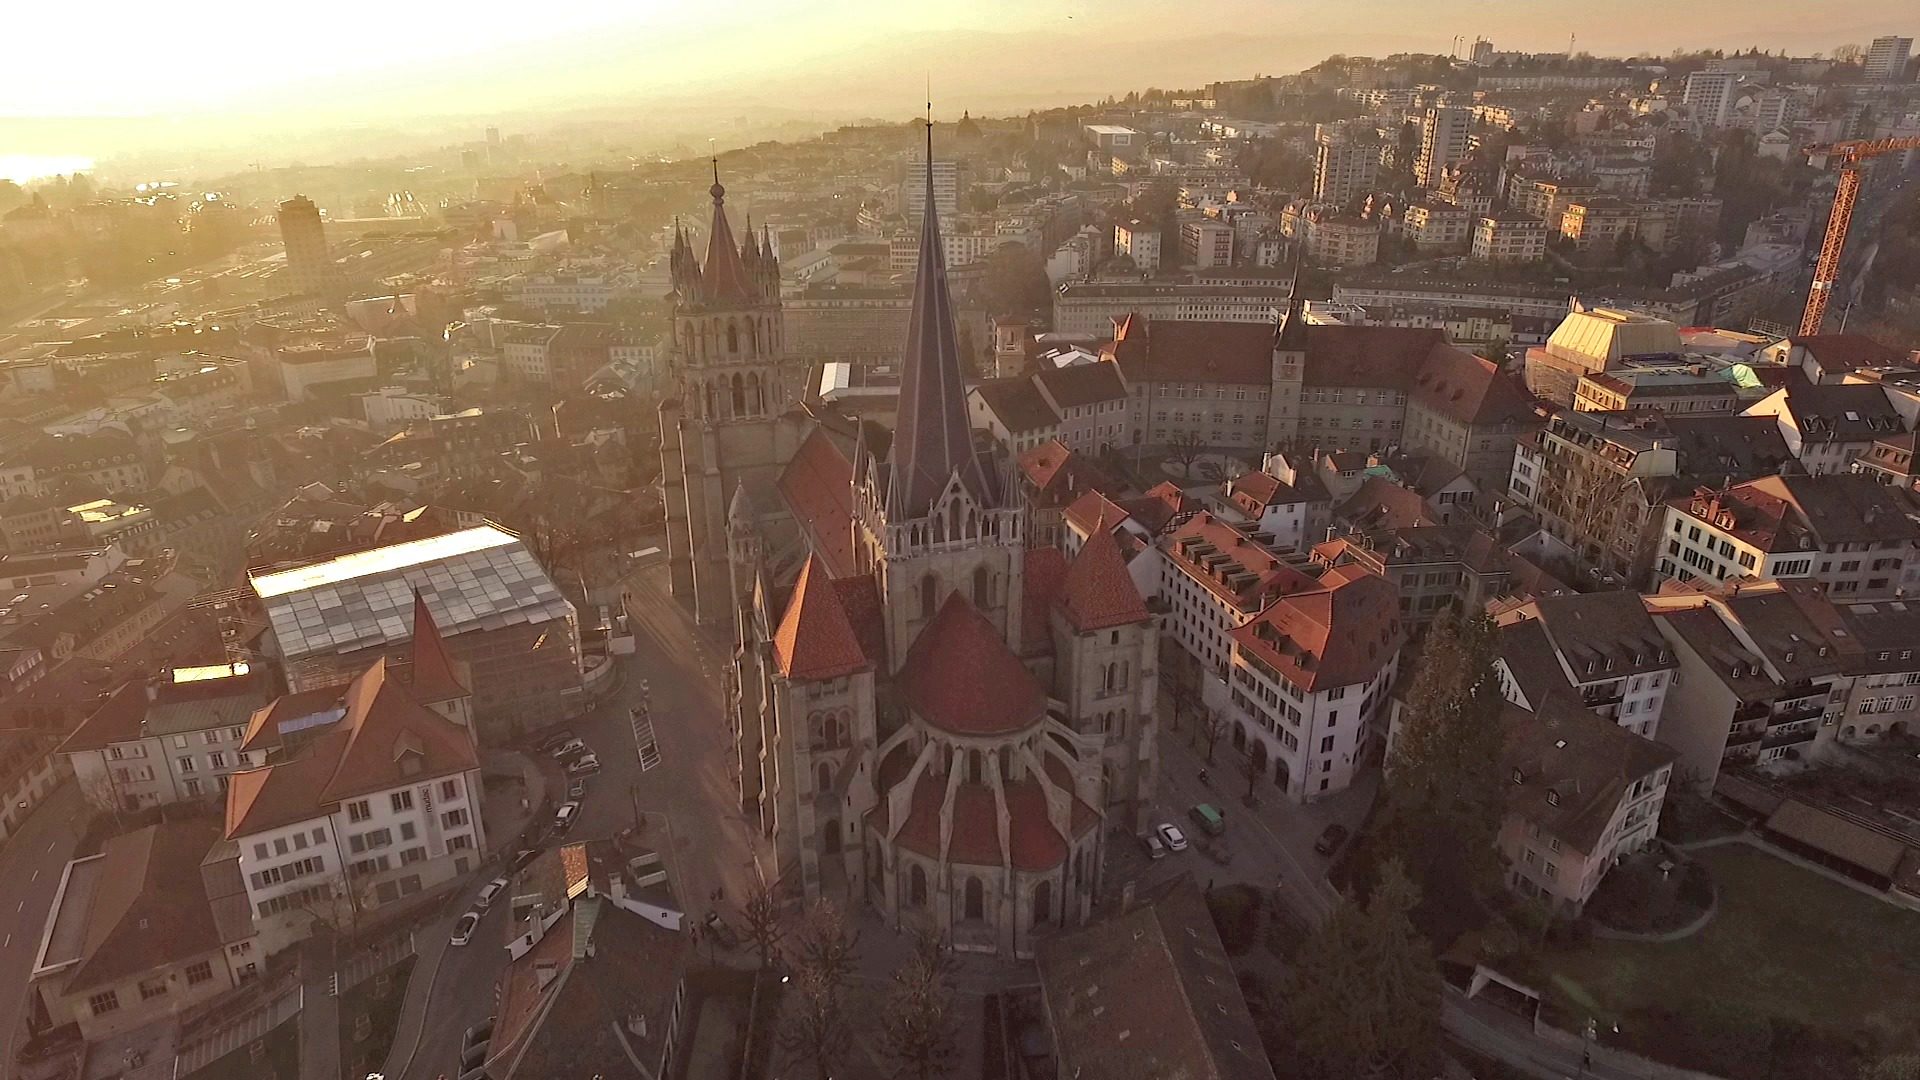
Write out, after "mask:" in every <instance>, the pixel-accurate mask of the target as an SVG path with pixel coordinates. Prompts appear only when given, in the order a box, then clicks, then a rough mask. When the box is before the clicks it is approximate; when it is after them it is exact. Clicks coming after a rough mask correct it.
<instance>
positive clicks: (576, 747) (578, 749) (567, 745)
mask: <svg viewBox="0 0 1920 1080" xmlns="http://www.w3.org/2000/svg"><path fill="white" fill-rule="evenodd" d="M591 752H592V751H590V750H588V749H587V744H586V743H583V742H581V741H580V740H579V739H568V740H567V741H566V742H563V743H561V744H560V745H559V746H556V747H554V748H553V749H551V750H548V751H547V753H549V754H552V755H553V756H554V757H555V758H559V759H561V760H565V759H567V758H570V757H573V756H574V755H576V754H587V753H591Z"/></svg>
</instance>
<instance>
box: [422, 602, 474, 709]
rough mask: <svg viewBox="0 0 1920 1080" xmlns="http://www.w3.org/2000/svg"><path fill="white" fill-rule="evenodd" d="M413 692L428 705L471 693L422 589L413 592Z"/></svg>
mask: <svg viewBox="0 0 1920 1080" xmlns="http://www.w3.org/2000/svg"><path fill="white" fill-rule="evenodd" d="M411 689H412V690H413V696H414V698H415V700H417V701H419V702H420V703H422V704H425V705H431V704H434V703H436V702H441V701H447V700H450V699H452V698H463V697H466V696H467V694H468V693H469V691H468V689H467V687H466V684H465V683H463V682H461V681H460V674H459V669H458V667H457V665H456V663H455V661H454V659H453V654H451V653H449V652H448V651H447V640H446V638H443V637H441V636H440V626H439V624H438V623H436V622H434V621H433V613H432V612H431V611H428V610H427V598H426V597H425V596H424V595H422V594H421V593H420V591H419V590H418V589H416V590H414V593H413V685H412V687H411Z"/></svg>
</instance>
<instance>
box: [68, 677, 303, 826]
mask: <svg viewBox="0 0 1920 1080" xmlns="http://www.w3.org/2000/svg"><path fill="white" fill-rule="evenodd" d="M274 697H275V693H274V689H273V683H272V680H271V678H270V677H269V675H268V673H267V672H266V671H265V670H264V669H262V670H253V669H251V668H250V667H249V665H248V664H246V663H245V662H236V663H231V664H221V665H217V666H209V667H180V668H173V669H171V670H169V671H166V672H163V673H162V674H160V675H157V676H154V677H153V678H150V679H145V680H136V681H134V682H130V683H128V684H126V685H125V686H122V687H121V688H120V689H118V690H116V691H114V693H113V695H112V696H111V697H109V698H107V700H106V701H104V702H102V703H101V705H100V707H99V708H97V709H95V710H94V711H93V713H92V714H91V715H89V716H88V717H87V718H86V719H85V720H84V721H82V722H81V724H80V726H79V727H78V728H76V729H74V732H73V734H72V735H69V736H68V737H67V740H66V742H64V743H62V744H61V745H60V749H59V753H62V754H65V755H66V757H67V760H68V762H69V763H70V764H71V765H72V768H73V775H74V779H75V780H76V781H78V783H79V785H80V792H81V794H82V795H84V796H85V797H86V798H87V800H88V801H89V802H91V803H93V804H94V805H95V806H97V807H100V808H102V809H116V810H125V811H129V812H132V811H139V810H144V809H146V808H148V807H151V806H160V805H164V804H169V803H177V802H187V801H193V800H213V799H225V798H226V793H227V787H228V784H229V782H230V780H231V778H232V776H233V774H234V773H236V772H240V771H242V770H245V769H249V768H252V767H254V766H256V765H259V764H261V763H262V762H263V761H264V760H265V755H264V754H248V753H246V752H245V751H243V750H242V749H241V746H242V744H243V743H245V741H246V735H247V725H248V723H249V722H250V721H251V719H252V717H253V714H254V713H255V712H256V711H258V710H259V709H261V708H263V707H265V706H266V705H267V704H268V703H270V702H271V701H272V700H273V699H274Z"/></svg>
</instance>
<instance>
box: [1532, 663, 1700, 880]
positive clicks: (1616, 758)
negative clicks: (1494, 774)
mask: <svg viewBox="0 0 1920 1080" xmlns="http://www.w3.org/2000/svg"><path fill="white" fill-rule="evenodd" d="M1501 724H1502V725H1503V726H1504V727H1505V729H1506V736H1507V737H1506V745H1505V748H1504V750H1503V751H1502V754H1501V765H1502V767H1503V772H1505V773H1507V774H1508V775H1509V776H1511V774H1513V773H1514V772H1515V771H1517V772H1518V773H1519V775H1520V781H1519V782H1518V783H1512V782H1511V781H1509V783H1510V787H1509V788H1508V791H1507V810H1508V812H1509V813H1513V814H1518V815H1519V816H1520V817H1522V818H1524V819H1525V820H1527V821H1528V822H1531V823H1533V824H1536V825H1538V826H1540V828H1541V829H1542V830H1544V831H1545V832H1546V833H1547V834H1548V835H1550V836H1555V837H1558V838H1559V839H1561V840H1562V841H1564V842H1566V843H1568V844H1571V845H1573V847H1574V848H1575V849H1576V850H1578V851H1580V852H1581V853H1583V854H1592V853H1593V851H1594V849H1595V848H1596V847H1598V846H1599V844H1600V840H1601V837H1602V836H1604V835H1605V833H1606V831H1607V826H1608V825H1609V824H1611V823H1612V821H1613V815H1614V812H1615V811H1616V810H1618V809H1619V807H1620V799H1621V796H1623V795H1625V794H1626V792H1627V789H1628V788H1630V787H1632V786H1633V785H1634V784H1635V783H1637V782H1639V781H1640V780H1641V779H1642V778H1644V777H1646V776H1650V775H1652V774H1653V773H1656V772H1658V771H1659V770H1660V769H1662V768H1664V767H1666V766H1668V765H1671V764H1672V763H1673V762H1674V761H1675V759H1676V758H1678V756H1679V755H1678V754H1677V753H1675V752H1674V751H1673V750H1672V749H1670V748H1668V747H1666V746H1663V745H1661V744H1660V743H1657V742H1654V741H1652V740H1651V739H1647V738H1644V737H1642V736H1640V735H1636V734H1634V733H1633V732H1631V731H1628V730H1627V729H1626V728H1624V727H1621V726H1620V725H1619V724H1616V723H1614V722H1613V721H1611V720H1608V719H1606V718H1605V717H1602V716H1600V715H1598V714H1596V713H1594V712H1592V711H1591V710H1589V709H1586V708H1585V707H1583V706H1581V705H1580V704H1579V703H1578V701H1577V700H1574V699H1572V698H1571V697H1570V695H1562V696H1557V697H1554V698H1552V699H1549V700H1548V701H1546V702H1544V703H1540V707H1539V709H1538V711H1536V712H1528V711H1527V710H1525V709H1522V708H1520V707H1519V706H1517V705H1511V704H1509V705H1507V706H1505V707H1504V708H1503V709H1502V711H1501Z"/></svg>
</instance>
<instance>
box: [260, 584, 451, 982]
mask: <svg viewBox="0 0 1920 1080" xmlns="http://www.w3.org/2000/svg"><path fill="white" fill-rule="evenodd" d="M415 617H416V621H417V622H420V623H421V628H420V629H419V630H417V631H416V634H415V636H416V638H417V639H423V640H421V641H420V643H419V645H418V646H417V647H416V648H415V650H414V660H413V665H412V671H411V675H410V678H408V679H406V680H402V679H401V678H400V676H399V673H398V670H397V667H398V666H397V665H391V664H389V662H388V661H387V660H385V659H384V658H383V659H381V660H378V661H375V662H374V664H373V665H372V666H371V667H369V668H367V670H366V671H365V672H363V673H362V674H361V675H360V676H359V677H358V678H356V679H355V680H354V681H353V682H351V683H349V684H347V685H346V686H344V687H329V688H326V689H322V690H314V691H304V692H296V693H293V694H289V695H287V696H284V697H281V698H278V699H276V700H275V701H274V702H273V703H272V704H271V705H269V706H267V707H266V708H263V709H261V710H259V711H258V712H256V713H255V714H254V716H253V719H252V721H251V722H250V724H249V726H248V729H247V738H246V741H245V742H244V743H243V744H242V747H241V748H242V749H243V750H245V751H247V752H249V753H255V752H260V753H264V754H265V756H266V764H264V765H262V766H260V767H258V768H254V769H248V770H245V771H243V772H240V773H237V774H235V775H234V777H233V779H232V783H231V785H230V787H229V789H228V792H227V813H226V839H228V840H230V841H233V842H234V843H235V845H236V854H235V857H236V858H237V859H238V869H239V871H240V873H241V875H242V877H243V879H244V880H245V882H246V901H247V908H248V910H249V911H250V912H251V913H252V916H253V921H254V926H255V929H256V931H257V933H258V935H259V938H260V943H261V949H262V951H263V952H265V953H266V954H267V955H272V954H273V953H276V952H278V951H280V950H281V949H283V948H285V947H287V946H288V945H291V944H293V943H295V942H296V941H298V940H299V939H300V938H301V937H303V936H304V935H305V933H306V930H307V927H308V926H309V924H310V923H311V922H312V921H313V920H314V919H316V918H323V919H326V920H327V921H329V922H331V923H333V924H334V925H336V926H339V925H354V924H356V923H357V920H358V919H359V918H360V917H361V916H362V915H363V914H365V913H367V912H369V911H372V910H374V909H376V908H379V907H381V906H382V905H386V904H391V903H394V902H396V901H399V900H401V899H403V898H405V897H408V896H412V895H414V894H415V893H418V892H421V891H423V890H426V889H431V888H433V887H434V886H436V885H438V884H440V883H441V882H444V881H448V880H451V879H453V878H457V877H460V876H462V875H464V874H466V873H467V872H468V871H469V870H471V869H473V867H475V866H477V865H479V862H480V860H481V859H482V858H484V857H485V852H486V850H487V839H486V831H485V827H484V824H483V822H482V821H481V814H480V800H481V786H480V755H479V747H478V743H477V740H476V738H475V735H474V729H473V715H472V712H471V708H470V705H469V702H468V698H469V696H470V695H469V691H468V690H467V689H466V687H465V686H464V685H463V684H462V680H463V679H464V678H465V677H466V672H465V670H464V665H461V664H459V663H457V662H456V661H454V660H453V659H452V657H451V654H449V653H448V652H447V649H446V643H445V642H444V641H443V640H441V639H440V637H439V635H438V632H437V631H436V630H433V629H432V625H433V624H432V620H431V617H430V616H428V615H427V614H426V613H425V611H424V605H416V615H415Z"/></svg>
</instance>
